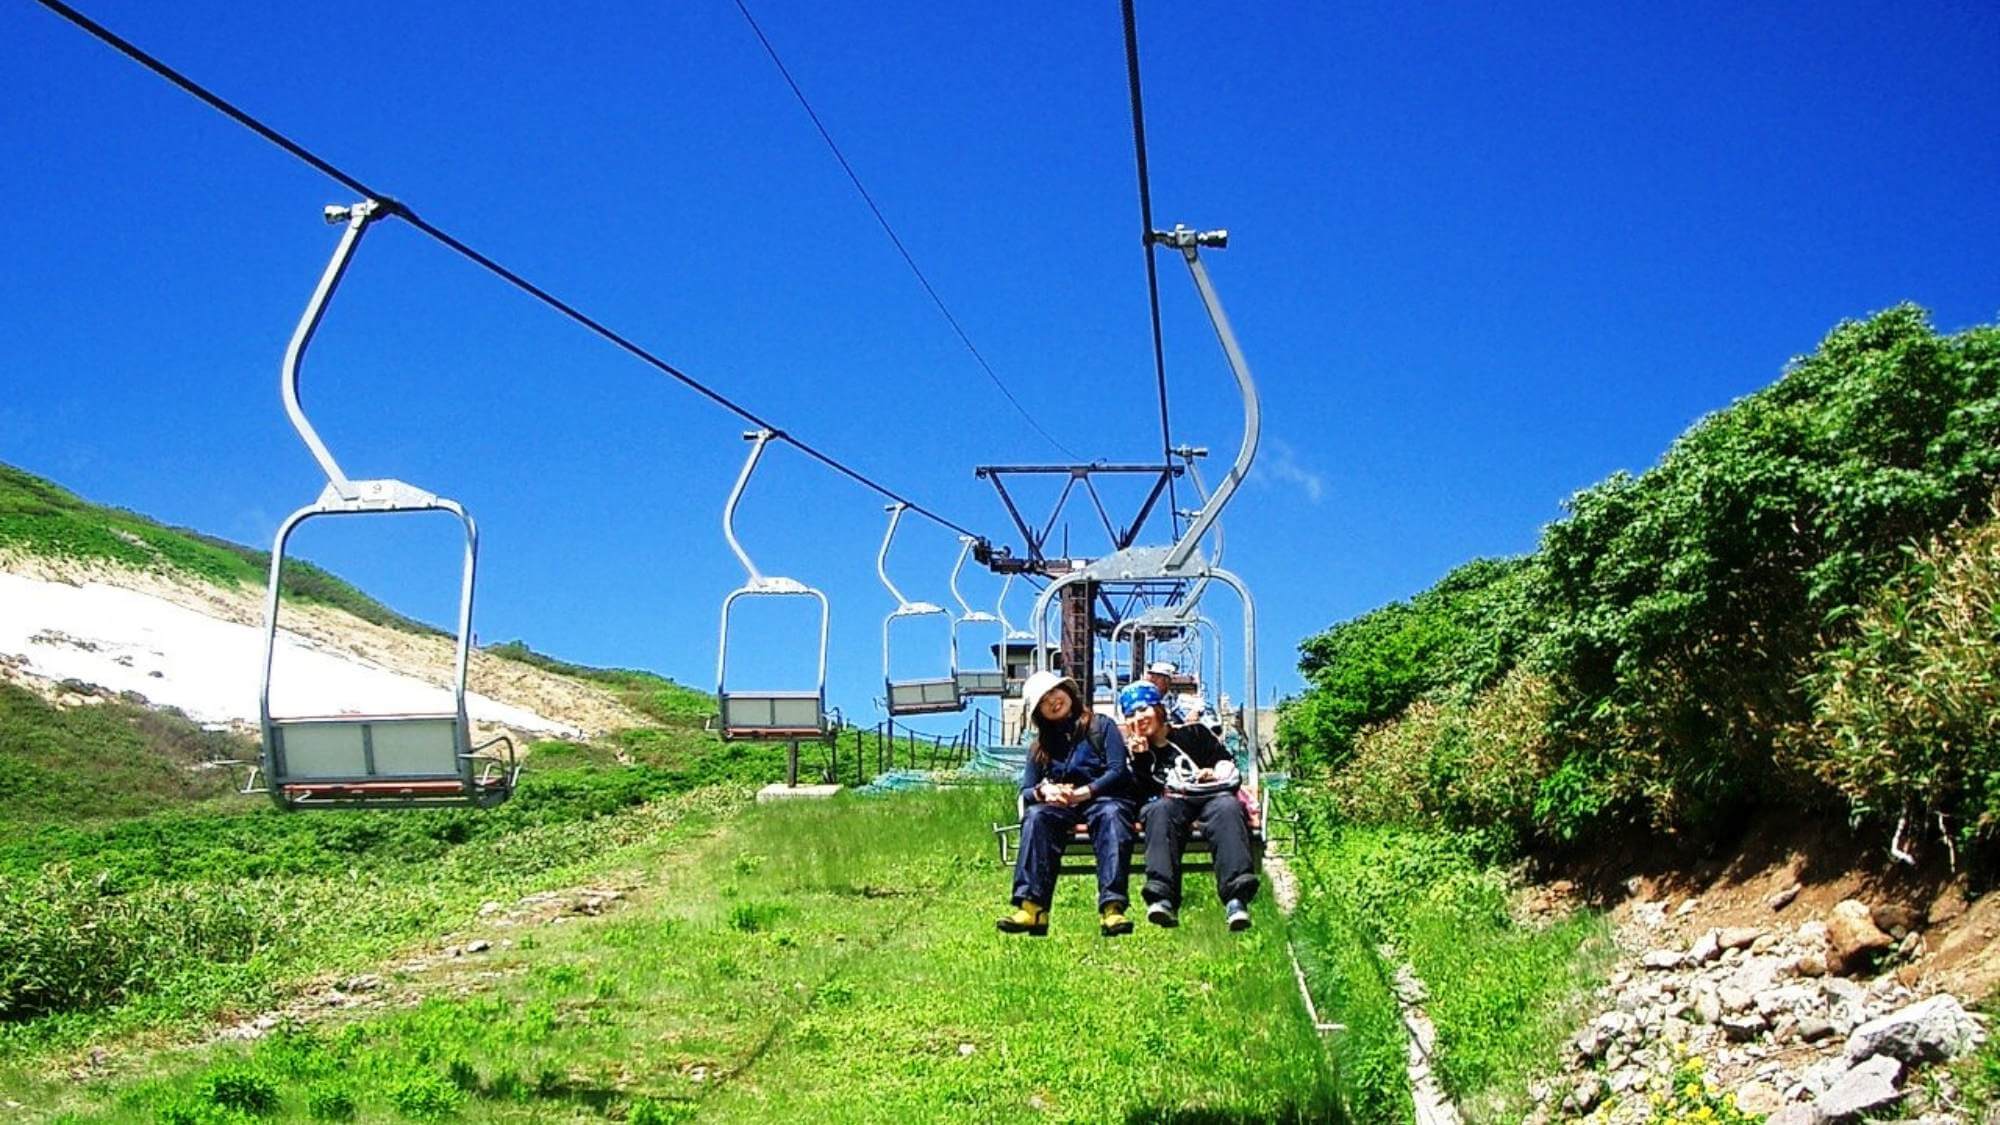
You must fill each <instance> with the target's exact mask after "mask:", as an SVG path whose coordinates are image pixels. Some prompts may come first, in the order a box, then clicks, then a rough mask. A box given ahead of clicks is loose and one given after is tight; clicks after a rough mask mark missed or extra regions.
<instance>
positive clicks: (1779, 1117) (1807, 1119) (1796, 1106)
mask: <svg viewBox="0 0 2000 1125" xmlns="http://www.w3.org/2000/svg"><path fill="white" fill-rule="evenodd" d="M1825 1121H1826V1117H1825V1116H1824V1115H1822V1114H1821V1113H1820V1111H1819V1110H1818V1109H1815V1108H1814V1107H1813V1106H1812V1105H1811V1103H1804V1102H1794V1103H1792V1104H1791V1105H1788V1106H1786V1107H1785V1108H1783V1109H1781V1110H1779V1111H1778V1112H1776V1113H1774V1114H1772V1115H1771V1116H1769V1117H1767V1118H1765V1119H1764V1125H1822V1123H1823V1122H1825Z"/></svg>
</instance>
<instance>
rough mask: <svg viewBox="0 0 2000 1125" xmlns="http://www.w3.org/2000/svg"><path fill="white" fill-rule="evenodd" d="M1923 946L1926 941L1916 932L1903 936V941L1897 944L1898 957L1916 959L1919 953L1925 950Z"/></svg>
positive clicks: (1912, 931)
mask: <svg viewBox="0 0 2000 1125" xmlns="http://www.w3.org/2000/svg"><path fill="white" fill-rule="evenodd" d="M1891 936H1894V935H1891ZM1923 945H1924V939H1923V937H1922V935H1920V934H1918V933H1917V931H1915V930H1911V931H1910V932H1908V933H1906V934H1904V935H1903V940H1901V941H1899V942H1897V943H1896V955H1897V956H1898V957H1905V958H1908V957H1915V956H1916V955H1917V952H1918V951H1919V950H1921V949H1922V948H1923Z"/></svg>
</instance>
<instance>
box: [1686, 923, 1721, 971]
mask: <svg viewBox="0 0 2000 1125" xmlns="http://www.w3.org/2000/svg"><path fill="white" fill-rule="evenodd" d="M1720 956H1722V942H1721V940H1720V939H1719V938H1718V937H1717V936H1716V932H1715V931H1714V930H1710V931H1708V932H1707V933H1705V934H1703V935H1701V936H1700V937H1698V938H1696V939H1695V940H1694V945H1693V946H1692V947H1690V948H1689V949H1688V952H1687V960H1688V963H1689V964H1691V965H1706V964H1708V963H1709V962H1710V961H1713V960H1715V959H1716V958H1717V957H1720Z"/></svg>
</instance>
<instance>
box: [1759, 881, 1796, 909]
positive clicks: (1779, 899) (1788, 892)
mask: <svg viewBox="0 0 2000 1125" xmlns="http://www.w3.org/2000/svg"><path fill="white" fill-rule="evenodd" d="M1799 890H1800V887H1799V884H1797V883H1793V884H1792V885H1791V886H1789V887H1786V888H1785V889H1784V890H1782V891H1779V892H1778V893H1777V894H1774V895H1772V896H1771V897H1770V898H1767V899H1765V900H1764V901H1765V903H1767V904H1768V905H1769V906H1770V907H1771V909H1773V910H1783V909H1784V908H1785V907H1787V906H1790V905H1791V904H1792V900H1793V899H1795V898H1797V897H1799Z"/></svg>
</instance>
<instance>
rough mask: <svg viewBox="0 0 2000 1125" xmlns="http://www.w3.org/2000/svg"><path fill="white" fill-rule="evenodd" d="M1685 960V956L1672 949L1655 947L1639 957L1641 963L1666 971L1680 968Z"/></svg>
mask: <svg viewBox="0 0 2000 1125" xmlns="http://www.w3.org/2000/svg"><path fill="white" fill-rule="evenodd" d="M1683 960H1685V958H1683V957H1682V955H1681V954H1680V953H1678V952H1676V951H1674V950H1672V949H1655V950H1652V951H1650V952H1648V953H1647V954H1646V955H1645V956H1643V957H1641V958H1639V964H1641V965H1643V966H1645V967H1646V968H1648V969H1652V970H1654V971H1656V972H1664V971H1666V970H1668V969H1678V968H1680V967H1681V962H1682V961H1683Z"/></svg>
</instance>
